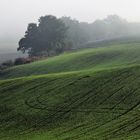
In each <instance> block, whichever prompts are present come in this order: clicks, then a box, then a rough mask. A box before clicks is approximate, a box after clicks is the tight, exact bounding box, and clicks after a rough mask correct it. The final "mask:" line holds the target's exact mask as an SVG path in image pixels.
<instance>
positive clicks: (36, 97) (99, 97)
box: [0, 42, 140, 140]
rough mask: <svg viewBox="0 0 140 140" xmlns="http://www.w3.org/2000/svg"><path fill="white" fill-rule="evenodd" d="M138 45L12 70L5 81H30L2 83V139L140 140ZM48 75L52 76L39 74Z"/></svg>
mask: <svg viewBox="0 0 140 140" xmlns="http://www.w3.org/2000/svg"><path fill="white" fill-rule="evenodd" d="M139 46H140V43H134V42H133V43H129V44H124V43H123V44H118V45H111V46H110V47H106V48H96V49H87V50H82V51H78V52H75V53H69V54H64V55H61V56H57V57H54V58H50V59H49V60H47V61H46V60H44V61H39V62H35V63H32V64H29V65H23V66H18V67H14V68H12V69H9V70H8V71H7V72H6V73H5V75H4V76H3V77H2V78H12V77H21V76H27V77H23V78H17V79H13V80H1V81H0V139H2V140H11V139H16V140H20V139H21V140H76V139H77V140H90V139H97V140H105V139H109V140H120V139H130V140H133V139H140V135H139V133H140V114H139V111H140V94H139V93H140V88H139V85H140V66H139V64H140V63H139V61H140V58H139V57H140V55H139V54H140V47H139ZM114 47H115V48H114ZM75 70H78V71H77V72H75ZM99 70H101V71H99ZM34 72H35V73H34ZM59 72H62V73H61V74H60V73H59ZM63 72H66V73H63ZM67 72H68V73H67ZM45 73H52V74H49V75H39V74H45ZM53 73H57V74H53ZM28 75H38V76H29V77H28Z"/></svg>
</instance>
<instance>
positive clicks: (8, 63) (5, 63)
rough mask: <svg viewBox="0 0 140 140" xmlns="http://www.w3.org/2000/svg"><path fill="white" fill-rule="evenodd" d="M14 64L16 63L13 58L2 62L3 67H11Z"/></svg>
mask: <svg viewBox="0 0 140 140" xmlns="http://www.w3.org/2000/svg"><path fill="white" fill-rule="evenodd" d="M13 65H14V63H13V61H12V60H7V61H5V62H3V63H2V64H1V66H2V67H11V66H13Z"/></svg>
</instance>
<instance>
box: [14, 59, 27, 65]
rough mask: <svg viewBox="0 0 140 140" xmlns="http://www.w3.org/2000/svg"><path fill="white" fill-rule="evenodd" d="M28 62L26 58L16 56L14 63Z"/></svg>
mask: <svg viewBox="0 0 140 140" xmlns="http://www.w3.org/2000/svg"><path fill="white" fill-rule="evenodd" d="M25 63H26V58H16V59H15V62H14V65H22V64H25Z"/></svg>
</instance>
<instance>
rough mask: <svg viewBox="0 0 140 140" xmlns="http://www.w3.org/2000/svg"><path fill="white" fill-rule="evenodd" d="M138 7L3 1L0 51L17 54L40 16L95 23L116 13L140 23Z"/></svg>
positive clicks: (121, 1)
mask: <svg viewBox="0 0 140 140" xmlns="http://www.w3.org/2000/svg"><path fill="white" fill-rule="evenodd" d="M139 5H140V1H139V0H133V1H132V0H105V1H103V0H98V1H96V0H82V1H81V0H59V1H58V0H24V1H21V0H20V1H19V0H12V1H10V0H0V18H1V26H0V51H2V50H4V51H7V50H9V48H10V50H12V49H14V50H15V51H16V48H17V46H18V41H19V39H20V38H21V37H22V36H23V35H24V32H25V31H26V28H27V25H28V23H30V22H37V19H38V18H39V17H40V16H44V15H49V14H52V15H55V16H57V17H62V16H70V17H72V18H75V19H77V20H79V21H84V22H89V23H92V22H94V21H95V20H97V19H104V18H105V17H107V15H114V14H115V15H119V16H120V17H122V18H124V19H127V20H128V21H129V22H140V8H139ZM130 9H131V10H130Z"/></svg>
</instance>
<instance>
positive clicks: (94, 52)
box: [0, 42, 140, 78]
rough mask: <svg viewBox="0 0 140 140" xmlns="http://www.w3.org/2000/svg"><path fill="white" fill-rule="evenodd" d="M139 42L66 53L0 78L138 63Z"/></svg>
mask: <svg viewBox="0 0 140 140" xmlns="http://www.w3.org/2000/svg"><path fill="white" fill-rule="evenodd" d="M139 46H140V42H139V43H138V42H137V43H134V42H132V43H128V44H127V43H126V44H125V43H122V44H118V45H110V46H107V47H104V48H103V47H101V48H91V49H86V50H81V51H78V52H73V53H68V54H64V55H60V56H57V57H53V58H50V59H48V60H43V61H38V62H35V63H32V64H27V65H22V66H17V67H13V68H10V69H8V70H7V71H5V73H3V74H2V75H1V76H0V77H1V78H7V77H8V78H14V77H20V76H29V75H39V74H48V73H58V72H69V71H78V70H80V71H81V70H87V69H93V70H95V71H96V70H99V69H105V68H111V67H118V66H119V67H120V66H125V65H131V64H139V63H140V55H139V54H140V53H139V52H140V47H139Z"/></svg>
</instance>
